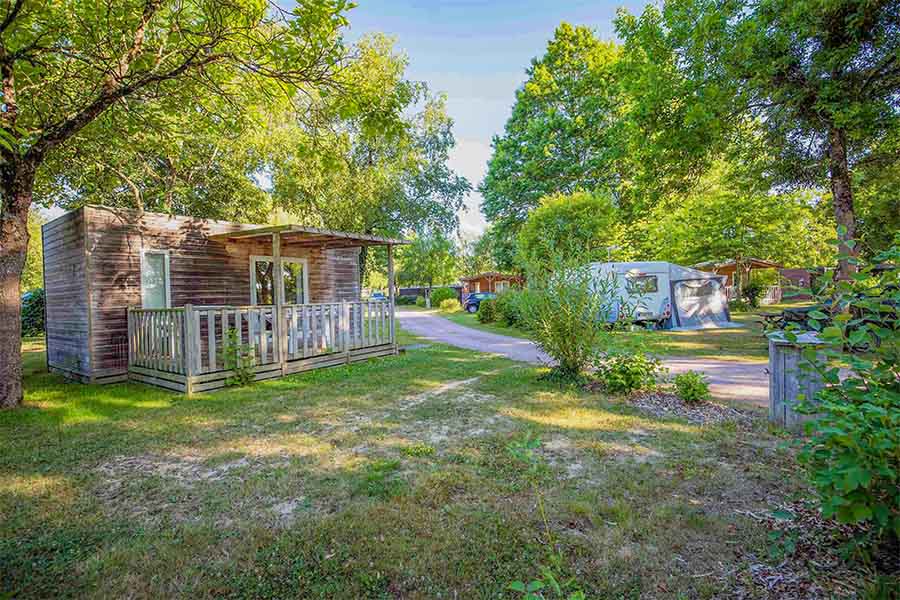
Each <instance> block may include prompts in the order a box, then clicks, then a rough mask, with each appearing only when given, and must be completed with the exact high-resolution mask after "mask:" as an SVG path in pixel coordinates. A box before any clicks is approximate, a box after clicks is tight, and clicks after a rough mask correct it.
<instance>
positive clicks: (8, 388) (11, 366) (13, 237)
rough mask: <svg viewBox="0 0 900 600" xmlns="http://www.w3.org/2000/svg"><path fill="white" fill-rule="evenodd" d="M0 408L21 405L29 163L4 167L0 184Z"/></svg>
mask: <svg viewBox="0 0 900 600" xmlns="http://www.w3.org/2000/svg"><path fill="white" fill-rule="evenodd" d="M0 186H2V189H0V197H2V202H3V212H2V214H0V409H6V408H16V407H18V406H20V405H21V404H22V397H23V393H22V285H21V282H22V269H23V268H24V266H25V252H26V250H27V249H28V209H29V207H30V206H31V193H32V189H33V188H34V169H33V168H32V167H31V165H30V164H27V163H26V164H22V163H19V164H17V165H14V166H13V165H7V168H6V169H4V170H3V177H2V182H0Z"/></svg>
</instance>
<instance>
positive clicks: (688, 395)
mask: <svg viewBox="0 0 900 600" xmlns="http://www.w3.org/2000/svg"><path fill="white" fill-rule="evenodd" d="M675 393H676V394H677V395H678V397H679V398H681V400H682V401H683V402H684V403H685V404H699V403H701V402H705V401H707V400H709V399H710V397H711V396H710V393H709V383H708V382H707V381H706V377H705V376H704V375H703V373H698V372H697V371H686V372H684V373H679V374H678V375H676V376H675Z"/></svg>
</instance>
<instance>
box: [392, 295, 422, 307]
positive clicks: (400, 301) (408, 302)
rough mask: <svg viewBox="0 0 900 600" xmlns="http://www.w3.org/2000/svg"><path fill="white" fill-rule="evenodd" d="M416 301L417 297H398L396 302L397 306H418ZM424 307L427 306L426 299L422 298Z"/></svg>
mask: <svg viewBox="0 0 900 600" xmlns="http://www.w3.org/2000/svg"><path fill="white" fill-rule="evenodd" d="M416 300H418V298H417V297H415V296H397V297H396V299H395V302H396V304H397V306H416ZM422 306H425V298H422Z"/></svg>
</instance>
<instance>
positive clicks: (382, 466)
mask: <svg viewBox="0 0 900 600" xmlns="http://www.w3.org/2000/svg"><path fill="white" fill-rule="evenodd" d="M399 470H400V461H399V460H375V461H373V462H371V463H368V464H367V465H366V466H365V469H364V470H363V472H362V474H361V477H360V478H359V479H358V481H357V483H356V486H355V487H354V490H353V492H354V495H359V496H368V497H370V498H378V499H380V500H387V499H388V498H394V497H396V496H399V495H400V494H402V493H403V491H404V490H405V489H406V482H405V481H403V480H402V479H401V478H399V477H398V476H397V471H399Z"/></svg>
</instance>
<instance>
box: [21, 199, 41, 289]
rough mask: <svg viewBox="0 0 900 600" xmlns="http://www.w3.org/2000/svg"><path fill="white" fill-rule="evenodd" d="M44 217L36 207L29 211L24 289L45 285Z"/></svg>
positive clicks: (23, 275) (23, 270) (23, 273)
mask: <svg viewBox="0 0 900 600" xmlns="http://www.w3.org/2000/svg"><path fill="white" fill-rule="evenodd" d="M43 223H44V218H43V217H42V216H41V213H40V212H38V211H37V210H36V209H32V210H31V211H30V212H29V213H28V253H27V254H26V255H25V268H23V269H22V291H23V292H27V291H29V290H36V289H37V288H42V287H44V245H43V243H42V241H41V225H42V224H43Z"/></svg>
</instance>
